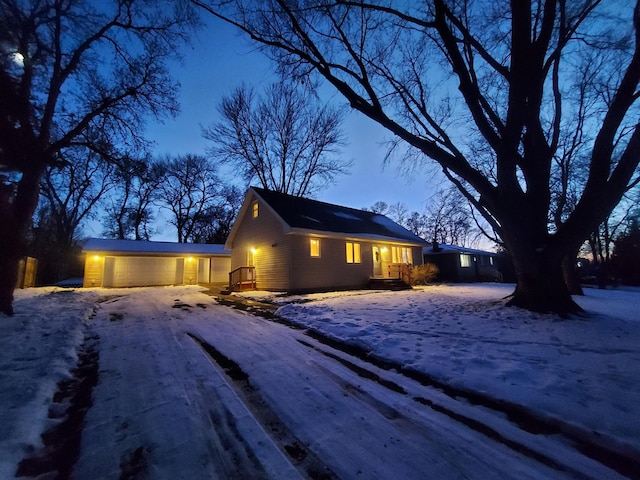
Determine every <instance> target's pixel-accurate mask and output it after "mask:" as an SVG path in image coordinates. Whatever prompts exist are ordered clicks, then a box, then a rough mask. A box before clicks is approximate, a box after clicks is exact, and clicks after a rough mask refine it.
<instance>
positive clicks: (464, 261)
mask: <svg viewBox="0 0 640 480" xmlns="http://www.w3.org/2000/svg"><path fill="white" fill-rule="evenodd" d="M460 266H461V267H465V268H466V267H470V266H471V255H465V254H464V253H461V254H460Z"/></svg>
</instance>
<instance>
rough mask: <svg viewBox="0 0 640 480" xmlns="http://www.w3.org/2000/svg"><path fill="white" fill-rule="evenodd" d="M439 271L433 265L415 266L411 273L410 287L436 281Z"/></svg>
mask: <svg viewBox="0 0 640 480" xmlns="http://www.w3.org/2000/svg"><path fill="white" fill-rule="evenodd" d="M439 271H440V270H438V267H436V266H435V265H434V264H433V263H425V264H424V265H416V266H415V267H413V269H412V271H411V285H427V284H428V283H431V282H433V281H434V280H435V279H436V277H437V276H438V272H439Z"/></svg>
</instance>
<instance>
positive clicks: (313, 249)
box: [309, 238, 320, 257]
mask: <svg viewBox="0 0 640 480" xmlns="http://www.w3.org/2000/svg"><path fill="white" fill-rule="evenodd" d="M309 246H310V253H311V256H312V257H319V256H320V240H319V239H317V238H312V239H311V240H310V242H309Z"/></svg>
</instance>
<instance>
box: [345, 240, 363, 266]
mask: <svg viewBox="0 0 640 480" xmlns="http://www.w3.org/2000/svg"><path fill="white" fill-rule="evenodd" d="M346 245H347V263H360V244H359V243H353V242H347V243H346Z"/></svg>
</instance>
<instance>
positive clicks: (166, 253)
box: [83, 238, 231, 287]
mask: <svg viewBox="0 0 640 480" xmlns="http://www.w3.org/2000/svg"><path fill="white" fill-rule="evenodd" d="M83 253H85V254H86V259H85V268H84V280H83V286H84V287H140V286H155V285H193V284H203V283H204V284H209V283H226V282H227V280H228V273H229V270H230V265H231V252H229V251H227V250H225V249H224V245H209V244H193V243H171V242H145V241H137V240H106V239H98V238H91V239H89V240H88V241H87V243H86V244H85V246H84V248H83Z"/></svg>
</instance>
